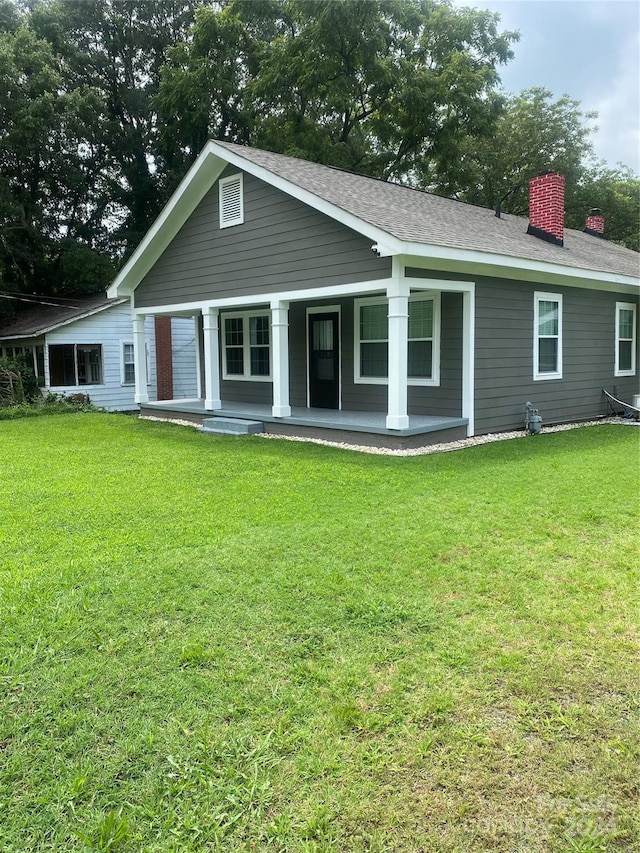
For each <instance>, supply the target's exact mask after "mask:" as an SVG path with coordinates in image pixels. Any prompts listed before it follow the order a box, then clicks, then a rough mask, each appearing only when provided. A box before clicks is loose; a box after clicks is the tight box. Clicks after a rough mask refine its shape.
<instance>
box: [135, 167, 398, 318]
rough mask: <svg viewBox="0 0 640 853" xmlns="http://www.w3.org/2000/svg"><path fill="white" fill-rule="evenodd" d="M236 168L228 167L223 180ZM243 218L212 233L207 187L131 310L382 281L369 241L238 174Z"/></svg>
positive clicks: (385, 261)
mask: <svg viewBox="0 0 640 853" xmlns="http://www.w3.org/2000/svg"><path fill="white" fill-rule="evenodd" d="M237 171H238V170H237V169H233V168H228V169H227V170H225V172H224V175H227V174H234V173H236V172H237ZM244 208H245V221H244V223H242V224H241V225H235V226H232V227H230V228H224V229H222V230H221V229H220V227H219V214H218V185H217V183H216V184H214V186H213V187H212V188H211V189H210V190H209V192H208V193H207V194H206V196H205V197H204V199H203V200H202V201H201V202H200V204H199V205H198V207H197V208H196V210H195V211H194V212H193V214H192V215H191V216H190V218H189V219H188V221H187V222H186V223H185V224H184V226H183V227H182V229H181V230H180V231H179V232H178V234H177V235H176V237H175V238H174V240H173V241H172V243H171V244H170V245H169V246H168V247H167V249H166V250H165V252H164V253H163V255H162V256H161V257H160V259H159V260H158V262H157V263H156V264H155V266H154V267H153V269H152V270H150V272H149V273H148V274H147V275H146V276H145V278H144V279H143V281H142V282H141V283H140V285H139V286H138V287H137V288H136V290H135V297H134V298H135V305H136V307H138V308H142V307H150V306H154V305H158V306H160V305H173V304H180V303H185V302H195V301H200V300H207V299H222V298H226V297H229V298H232V297H234V296H238V295H256V296H260V295H264V294H267V293H270V292H277V291H281V290H284V289H296V290H297V289H308V288H312V287H322V286H328V285H338V284H346V283H349V282H360V281H368V280H370V279H376V280H377V279H382V278H387V277H388V276H389V275H390V274H391V260H390V258H377V257H376V256H375V255H374V254H373V253H372V251H371V240H368V239H367V238H365V237H363V236H362V235H360V234H356V233H355V232H354V231H352V230H350V229H349V228H346V227H345V226H343V225H341V224H340V223H338V222H335V221H334V220H332V219H330V218H329V217H327V216H324V215H323V214H321V213H319V212H318V211H316V210H313V209H312V208H310V207H308V206H307V205H305V204H302V203H301V202H299V201H297V200H296V199H293V198H291V197H290V196H288V195H286V194H285V193H283V192H281V191H279V190H277V189H275V188H274V187H271V186H269V185H268V184H265V183H264V182H263V181H260V180H258V179H257V178H255V177H253V176H252V175H249V174H247V173H245V174H244Z"/></svg>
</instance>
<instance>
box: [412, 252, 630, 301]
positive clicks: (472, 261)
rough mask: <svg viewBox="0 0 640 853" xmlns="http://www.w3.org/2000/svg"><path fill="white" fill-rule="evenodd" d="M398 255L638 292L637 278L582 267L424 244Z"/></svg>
mask: <svg viewBox="0 0 640 853" xmlns="http://www.w3.org/2000/svg"><path fill="white" fill-rule="evenodd" d="M400 254H403V255H405V256H409V257H411V256H413V257H415V258H419V259H421V260H423V261H424V260H432V261H436V262H438V267H439V268H440V269H441V268H442V264H441V262H449V263H450V264H451V265H452V270H456V271H462V270H461V267H462V266H464V268H465V270H466V272H468V273H470V274H472V275H473V274H475V275H487V276H497V277H499V278H514V279H517V280H521V281H538V282H540V283H541V284H542V283H545V282H547V283H549V284H562V283H563V282H564V283H567V284H573V285H580V284H582V285H587V284H589V283H591V284H596V285H598V286H602V285H610V286H612V287H613V286H615V287H624V288H625V289H627V288H631V289H632V290H638V289H640V278H639V277H637V276H628V275H622V274H619V273H610V272H602V271H600V270H589V269H583V268H582V267H574V266H565V265H564V264H554V263H551V262H549V261H534V260H529V259H526V258H520V257H516V256H509V255H498V254H495V253H492V252H481V251H478V250H472V249H457V248H453V247H449V246H438V245H433V244H425V243H411V242H406V243H404V244H403V246H402V249H401V252H400Z"/></svg>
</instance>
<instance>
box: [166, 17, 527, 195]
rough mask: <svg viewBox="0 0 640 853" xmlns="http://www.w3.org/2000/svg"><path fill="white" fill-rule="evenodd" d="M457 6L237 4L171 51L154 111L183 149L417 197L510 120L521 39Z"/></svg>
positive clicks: (206, 20)
mask: <svg viewBox="0 0 640 853" xmlns="http://www.w3.org/2000/svg"><path fill="white" fill-rule="evenodd" d="M497 24H498V16H497V15H496V14H494V13H490V12H485V11H480V10H477V9H456V8H454V7H453V6H452V5H451V4H450V3H449V2H448V0H350V2H336V0H264V2H257V3H252V2H246V0H244V2H243V0H231V2H228V3H226V4H225V5H224V6H223V7H222V8H220V9H207V10H204V11H202V12H201V13H200V14H198V15H197V17H196V22H195V25H194V27H193V29H192V31H191V34H190V38H189V41H188V42H187V43H186V44H184V45H183V46H181V47H180V48H178V49H177V50H174V51H171V52H170V54H169V56H170V63H169V66H168V68H167V69H166V70H165V72H164V74H163V80H162V84H161V86H160V90H159V94H158V98H157V103H158V104H159V108H160V112H161V117H162V118H163V120H164V121H165V122H166V124H167V130H168V132H169V133H174V134H175V135H176V136H177V137H178V138H179V139H180V141H181V143H182V145H183V147H185V148H189V149H190V150H193V149H194V148H195V147H196V146H195V145H194V143H197V142H199V141H201V140H202V139H203V138H206V137H213V138H218V139H229V140H236V141H242V142H250V143H251V144H253V145H256V146H258V147H264V148H267V149H270V150H275V151H280V152H283V153H287V154H293V155H296V156H300V157H304V158H306V159H309V160H314V161H317V162H322V163H328V164H331V165H337V166H341V167H344V168H346V169H351V170H355V171H360V172H364V173H366V174H370V175H374V176H378V177H384V178H394V179H397V180H402V181H410V182H413V183H424V182H425V181H427V180H429V181H430V180H432V177H433V174H432V173H435V174H437V173H438V172H439V170H440V169H441V167H442V165H443V164H450V163H452V162H454V161H455V160H456V159H457V155H456V151H457V146H458V145H459V143H460V142H461V140H462V139H463V138H464V137H465V135H466V134H467V133H469V132H476V133H478V134H479V133H481V132H483V131H486V129H487V128H488V127H490V126H491V124H492V122H493V120H494V119H495V117H496V114H497V110H498V108H499V99H498V98H497V96H496V95H495V91H494V90H495V87H496V84H497V82H498V75H497V70H496V69H497V66H498V65H500V64H501V63H505V62H507V61H508V59H509V58H510V57H511V56H512V53H511V49H510V45H511V43H512V42H513V41H515V40H516V38H517V35H516V34H515V33H508V32H506V33H498V29H497Z"/></svg>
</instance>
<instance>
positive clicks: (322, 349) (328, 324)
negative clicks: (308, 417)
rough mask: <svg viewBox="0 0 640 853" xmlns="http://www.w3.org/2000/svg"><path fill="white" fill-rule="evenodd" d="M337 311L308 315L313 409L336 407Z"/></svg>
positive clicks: (337, 381)
mask: <svg viewBox="0 0 640 853" xmlns="http://www.w3.org/2000/svg"><path fill="white" fill-rule="evenodd" d="M339 366H340V353H339V330H338V314H337V312H335V311H331V312H327V313H326V314H310V315H309V405H310V406H311V407H312V408H314V409H337V408H339V406H340V377H339Z"/></svg>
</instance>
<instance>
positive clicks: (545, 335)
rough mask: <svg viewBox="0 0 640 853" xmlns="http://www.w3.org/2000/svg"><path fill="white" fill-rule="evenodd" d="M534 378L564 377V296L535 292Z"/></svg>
mask: <svg viewBox="0 0 640 853" xmlns="http://www.w3.org/2000/svg"><path fill="white" fill-rule="evenodd" d="M533 378H534V379H562V296H560V295H559V294H557V293H536V294H534V332H533Z"/></svg>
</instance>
